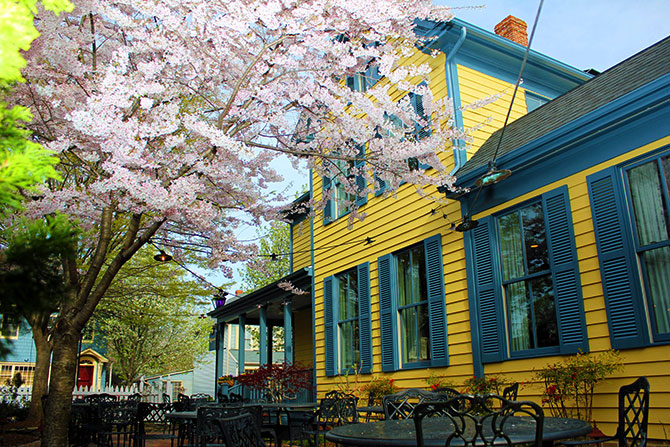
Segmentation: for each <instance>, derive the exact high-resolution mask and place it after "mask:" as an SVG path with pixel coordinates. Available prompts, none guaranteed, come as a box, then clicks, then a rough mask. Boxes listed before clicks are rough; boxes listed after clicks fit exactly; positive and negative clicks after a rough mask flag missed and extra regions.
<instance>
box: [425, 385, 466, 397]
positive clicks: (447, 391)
mask: <svg viewBox="0 0 670 447" xmlns="http://www.w3.org/2000/svg"><path fill="white" fill-rule="evenodd" d="M430 391H431V393H438V394H446V395H447V396H449V397H456V396H460V395H461V394H462V393H461V392H460V391H458V390H457V389H454V388H450V387H448V386H444V387H441V388H435V389H434V390H430Z"/></svg>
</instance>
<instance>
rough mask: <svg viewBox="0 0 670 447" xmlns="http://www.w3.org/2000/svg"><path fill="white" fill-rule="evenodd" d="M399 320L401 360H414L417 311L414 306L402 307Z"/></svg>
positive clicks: (415, 359) (415, 354) (415, 353)
mask: <svg viewBox="0 0 670 447" xmlns="http://www.w3.org/2000/svg"><path fill="white" fill-rule="evenodd" d="M400 322H401V324H402V327H401V331H400V332H401V333H402V336H403V339H402V354H403V356H402V357H403V362H405V363H407V362H416V361H417V360H418V357H417V337H416V335H417V334H416V332H417V330H416V327H417V313H416V308H415V307H410V308H408V309H403V310H402V311H401V312H400Z"/></svg>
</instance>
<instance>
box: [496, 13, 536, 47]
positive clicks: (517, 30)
mask: <svg viewBox="0 0 670 447" xmlns="http://www.w3.org/2000/svg"><path fill="white" fill-rule="evenodd" d="M527 27H528V25H526V22H524V21H523V20H521V19H518V18H516V17H514V16H507V17H505V18H504V19H503V20H502V21H501V22H500V23H498V24H497V25H496V27H495V28H494V29H493V30H494V31H495V33H496V34H497V35H499V36H502V37H504V38H505V39H509V40H512V41H514V42H516V43H518V44H520V45H523V46H524V47H527V46H528V33H527V32H526V28H527Z"/></svg>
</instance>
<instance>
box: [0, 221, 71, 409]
mask: <svg viewBox="0 0 670 447" xmlns="http://www.w3.org/2000/svg"><path fill="white" fill-rule="evenodd" d="M78 237H79V232H78V230H76V229H75V227H74V226H73V225H72V224H71V223H70V222H69V221H68V220H67V219H66V218H65V217H64V216H61V215H55V216H52V217H51V218H50V219H49V220H34V221H30V220H20V221H17V222H14V225H12V226H11V227H10V228H8V229H6V230H4V231H2V233H1V234H0V246H1V247H2V248H3V250H2V251H1V252H0V290H2V300H0V313H1V314H3V315H4V314H14V315H20V316H22V317H23V318H24V319H25V320H26V321H27V322H28V324H29V325H30V328H31V332H32V336H33V341H34V343H35V373H34V378H33V387H32V396H31V404H30V410H29V413H28V419H31V420H39V419H40V418H41V417H42V414H43V413H42V399H41V398H42V396H43V395H44V394H46V393H47V382H48V378H49V368H50V359H51V351H52V348H53V340H52V338H51V330H52V328H51V327H50V326H49V323H50V316H51V314H52V313H53V312H56V311H57V310H58V308H59V305H60V304H61V303H62V302H63V300H65V299H66V289H65V284H64V282H63V277H62V274H61V271H60V269H61V264H60V256H62V255H66V254H67V253H69V251H70V250H71V249H72V247H73V246H74V245H75V244H76V240H77V239H78ZM4 341H5V340H4V339H0V358H1V357H2V353H3V351H4V352H5V353H6V352H7V351H8V349H9V348H10V347H9V346H7V345H5V344H3V342H4Z"/></svg>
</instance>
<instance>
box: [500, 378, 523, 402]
mask: <svg viewBox="0 0 670 447" xmlns="http://www.w3.org/2000/svg"><path fill="white" fill-rule="evenodd" d="M518 394H519V382H516V383H513V384H512V385H509V386H506V387H505V388H504V389H503V392H502V397H504V398H505V399H507V400H516V399H517V396H518Z"/></svg>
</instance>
